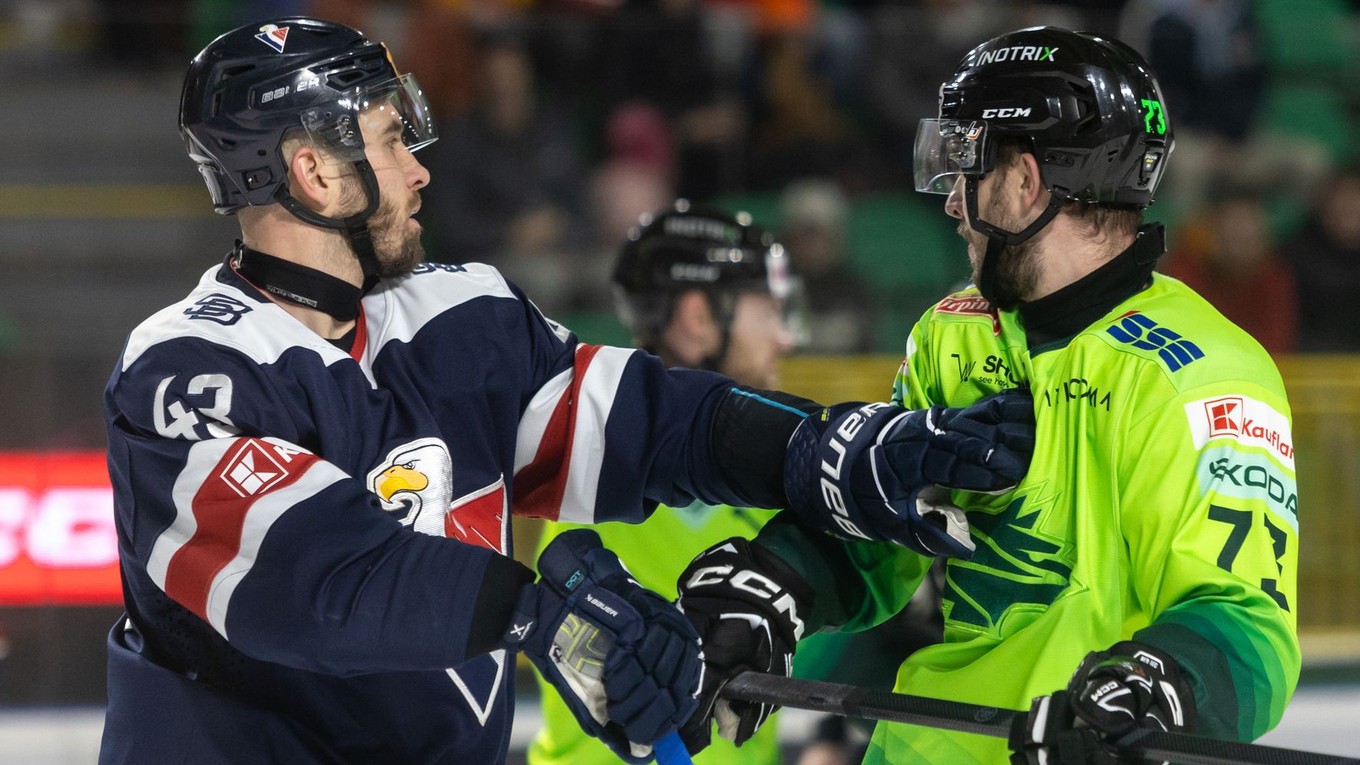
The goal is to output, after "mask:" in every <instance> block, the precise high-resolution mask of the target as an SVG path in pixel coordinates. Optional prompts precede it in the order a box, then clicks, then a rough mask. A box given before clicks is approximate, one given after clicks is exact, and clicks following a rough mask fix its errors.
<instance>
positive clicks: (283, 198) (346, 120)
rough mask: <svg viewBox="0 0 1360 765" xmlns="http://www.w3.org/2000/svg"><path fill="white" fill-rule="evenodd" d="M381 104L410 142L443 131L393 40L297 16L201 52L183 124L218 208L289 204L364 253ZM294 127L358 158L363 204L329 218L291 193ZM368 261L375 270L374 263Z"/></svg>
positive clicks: (343, 155)
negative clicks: (403, 68) (375, 120)
mask: <svg viewBox="0 0 1360 765" xmlns="http://www.w3.org/2000/svg"><path fill="white" fill-rule="evenodd" d="M375 108H376V109H383V110H390V112H391V113H392V114H393V115H394V116H395V118H397V119H399V120H400V124H401V127H402V131H403V134H402V140H403V142H404V143H405V145H406V148H407V149H409V150H411V151H415V150H416V149H419V148H421V147H423V146H426V145H428V144H430V143H431V142H433V141H434V140H435V139H436V137H437V133H436V132H435V127H434V121H433V120H432V119H431V117H430V109H429V104H428V103H427V102H426V100H425V97H424V95H423V93H422V92H421V90H420V86H419V85H418V84H417V83H416V81H415V78H414V77H412V76H411V75H409V74H408V75H403V74H400V73H398V72H397V69H396V67H395V65H394V64H393V63H392V59H391V56H390V54H389V53H388V51H387V48H386V46H384V45H382V44H381V43H374V42H371V41H370V40H368V39H367V38H366V37H364V35H363V34H362V33H361V32H359V31H358V30H356V29H351V28H350V27H347V26H344V25H343V24H336V23H334V22H330V21H322V20H319V19H311V18H303V17H290V18H282V19H275V20H272V21H268V22H264V23H259V24H249V25H246V26H243V27H240V28H238V29H235V30H233V31H231V32H227V33H226V34H224V35H222V36H221V37H218V38H217V39H216V40H213V41H212V42H211V43H209V44H208V46H207V47H206V48H204V49H203V51H202V52H200V53H199V54H198V55H197V56H195V57H194V59H193V61H192V62H190V64H189V71H188V73H187V74H186V76H185V79H184V90H183V91H182V93H181V95H180V114H179V126H180V132H181V134H182V135H183V136H184V141H185V144H186V146H187V148H188V152H189V156H190V157H191V158H192V159H193V160H194V161H195V162H197V163H198V168H199V172H200V173H202V175H203V179H204V181H205V182H206V183H207V185H208V191H209V193H211V195H212V200H213V207H214V209H216V211H217V212H219V213H222V214H231V213H234V212H236V211H237V210H239V209H241V208H242V207H246V206H250V205H268V204H273V203H279V204H282V205H283V206H284V207H286V208H287V209H288V210H289V212H291V213H293V214H294V215H296V216H297V217H299V218H301V219H302V220H305V221H307V222H308V223H311V224H313V225H317V226H323V227H327V228H335V229H340V230H343V231H345V232H346V233H347V235H348V236H349V239H350V242H351V245H352V246H353V247H354V249H355V254H356V256H358V257H359V259H360V262H361V263H364V261H365V258H366V257H371V256H372V252H371V244H370V243H369V242H368V241H367V240H368V235H367V229H366V225H365V221H366V220H367V219H368V217H369V216H371V215H372V214H373V212H374V211H376V210H377V209H378V201H379V200H378V184H377V179H376V177H375V176H374V175H373V169H372V168H371V167H369V165H368V161H367V159H366V155H365V153H364V138H363V134H362V132H361V131H360V129H359V115H360V114H361V113H363V112H365V111H367V110H369V109H375ZM294 131H301V132H302V133H305V135H306V136H307V138H308V139H309V140H311V141H312V143H313V145H315V146H317V147H318V148H320V149H323V150H324V151H325V153H326V155H327V157H328V158H334V159H335V160H337V161H340V162H349V163H352V164H354V166H355V168H356V170H357V172H358V176H359V180H360V182H361V183H362V184H363V187H364V190H365V193H366V194H367V202H368V204H367V207H366V209H365V210H364V211H362V212H360V213H358V214H357V215H353V216H351V217H349V218H345V219H336V218H328V217H325V216H322V215H320V214H318V213H316V212H314V211H312V210H310V209H308V208H306V207H304V206H302V205H301V204H300V203H299V202H297V200H295V199H294V198H293V197H292V196H291V195H290V194H289V191H288V166H287V158H285V157H283V156H282V153H281V151H280V150H281V147H282V144H283V141H284V138H285V137H286V136H287V135H288V134H289V133H290V132H294ZM365 250H367V251H368V252H367V253H366V252H365ZM364 266H365V268H364V272H365V274H366V275H370V268H374V269H375V268H376V263H364ZM370 279H376V277H374V276H371V275H370ZM370 286H371V285H370Z"/></svg>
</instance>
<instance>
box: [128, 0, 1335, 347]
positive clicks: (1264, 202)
mask: <svg viewBox="0 0 1360 765" xmlns="http://www.w3.org/2000/svg"><path fill="white" fill-rule="evenodd" d="M102 4H103V6H106V11H105V13H106V18H109V19H117V20H118V21H117V23H116V25H114V26H115V28H113V29H110V30H108V33H107V38H106V43H107V44H106V45H105V46H104V53H105V54H106V56H107V57H108V58H109V59H110V60H113V61H116V62H120V63H122V64H125V65H127V66H134V67H135V66H146V67H161V66H166V65H167V56H166V55H165V52H164V51H163V50H161V49H160V48H158V47H156V46H150V47H149V46H147V45H145V40H147V39H148V38H147V36H146V35H138V34H129V31H130V30H129V28H128V26H129V25H136V24H138V23H146V24H154V25H156V26H155V28H156V29H157V30H159V32H160V33H161V35H160V38H159V39H162V40H168V41H169V42H168V43H167V44H168V45H170V46H171V47H174V46H176V45H178V46H179V48H180V49H179V50H176V51H174V53H175V54H176V55H175V56H171V57H169V58H172V59H174V61H173V62H172V63H173V64H174V66H176V67H178V66H182V64H183V59H184V55H182V54H184V53H186V52H192V51H194V50H197V49H198V48H199V47H201V45H203V44H204V43H206V42H207V40H208V39H210V38H211V37H212V36H213V35H214V34H215V33H217V32H220V31H222V30H225V29H228V28H230V27H232V26H235V25H237V24H241V23H249V22H250V21H252V20H257V19H260V18H264V17H267V16H274V15H281V14H289V13H306V14H312V15H318V16H323V17H327V18H331V19H334V20H337V21H341V22H344V23H348V24H350V25H353V26H356V27H358V28H360V29H363V30H365V31H366V32H368V33H369V34H370V35H371V36H373V37H376V38H378V39H384V40H387V41H388V42H390V43H392V44H393V47H394V48H395V49H397V50H400V51H402V52H403V53H402V56H401V59H400V61H399V62H398V65H399V66H400V67H401V68H403V69H406V70H409V71H411V72H414V73H415V74H416V76H417V77H418V78H419V80H420V81H421V83H422V84H423V85H424V87H425V90H426V93H427V96H428V98H429V100H430V102H431V103H432V104H433V105H434V107H435V109H436V110H437V112H438V117H439V124H440V132H441V140H440V141H439V142H438V143H436V144H434V145H433V146H431V147H430V148H429V149H427V150H425V153H424V154H422V155H421V159H422V161H424V162H425V163H426V164H427V166H429V167H430V169H431V171H432V174H433V177H434V178H435V179H436V182H435V183H433V184H432V185H431V186H430V187H429V189H428V191H427V192H426V193H425V208H424V212H423V213H422V216H421V220H422V222H423V223H424V225H425V227H426V230H427V233H428V237H429V242H428V245H429V246H428V248H427V249H428V251H429V252H430V253H431V256H432V257H433V258H434V259H437V260H445V261H449V262H463V261H484V262H490V263H493V264H495V265H497V266H498V267H500V268H501V269H502V270H503V271H505V272H506V273H507V274H508V275H509V276H510V277H511V278H512V279H514V280H516V281H517V282H519V283H521V284H522V286H523V287H524V288H525V289H526V291H527V292H528V294H530V295H531V296H533V297H534V299H535V301H536V302H537V303H538V304H539V305H540V307H541V308H543V309H544V310H545V311H546V312H547V313H549V314H550V315H553V316H556V317H559V318H561V319H563V320H564V322H565V323H567V324H568V325H571V324H572V322H573V319H576V320H579V321H581V322H582V323H583V326H586V327H589V326H590V324H589V317H590V316H592V315H594V316H603V315H608V314H609V313H610V294H609V270H610V267H611V263H612V259H613V255H614V253H615V252H616V251H617V248H618V245H619V243H620V242H621V241H622V239H623V237H624V236H625V234H626V232H627V230H628V228H629V227H630V226H632V225H633V224H634V223H635V222H636V221H637V219H638V216H639V215H640V214H642V213H644V212H646V211H650V210H655V209H658V208H661V207H663V206H665V205H666V204H667V203H668V202H669V201H670V200H672V199H673V198H675V197H677V196H683V197H687V198H689V199H691V200H694V201H697V202H706V203H713V204H717V205H721V206H727V207H733V208H746V209H748V211H749V212H751V213H752V214H753V215H754V217H755V219H756V222H758V223H762V224H764V225H766V226H767V227H769V228H771V229H773V230H775V231H776V233H777V235H778V236H779V237H781V239H782V240H783V241H784V243H785V245H786V247H787V248H788V250H789V252H790V255H791V259H792V263H793V266H794V269H795V271H796V272H797V273H799V274H801V276H802V277H803V280H804V282H805V285H806V293H807V307H808V311H809V317H808V318H809V321H808V325H809V328H810V330H811V332H810V334H809V342H808V344H807V346H806V347H805V348H804V350H807V351H811V352H822V353H826V352H833V353H854V352H867V351H891V350H896V349H898V348H900V344H901V342H902V339H903V337H904V336H905V332H906V328H907V326H908V325H909V324H910V322H911V321H913V320H914V319H915V318H916V316H917V315H919V312H920V311H921V310H923V309H924V308H925V307H926V306H927V305H929V303H930V302H932V301H933V300H934V299H936V298H938V297H939V296H941V295H942V294H943V293H944V292H945V291H947V290H948V289H950V288H951V287H953V286H956V283H957V280H959V279H962V278H964V277H965V276H966V274H967V266H966V264H965V263H964V262H963V261H964V258H963V255H962V251H961V250H957V249H955V250H954V251H951V252H948V253H945V254H944V256H943V257H944V259H945V260H944V262H945V263H947V265H945V266H943V267H939V266H936V265H932V266H930V267H926V266H924V265H922V266H921V267H920V268H917V260H916V259H919V260H920V262H921V263H925V262H926V261H927V260H929V259H930V258H936V257H937V256H935V255H928V254H926V253H925V250H926V249H928V248H927V246H926V245H925V244H924V242H927V241H929V242H939V241H949V240H948V239H944V240H940V239H939V238H938V230H939V229H938V227H943V229H944V230H946V231H952V225H951V223H952V222H951V221H948V220H947V219H946V218H945V216H944V214H943V212H942V211H941V210H940V209H939V206H938V200H935V199H933V198H926V197H923V196H922V195H915V194H913V193H912V192H911V179H910V168H911V151H912V145H913V138H914V135H915V131H916V124H917V121H918V120H919V119H920V118H922V117H926V116H931V115H933V114H934V113H935V109H936V94H937V89H938V86H939V84H940V82H941V81H943V80H945V79H946V78H947V77H948V76H949V74H950V73H951V72H952V70H953V69H954V67H955V66H956V64H957V62H958V61H959V59H960V58H961V57H962V55H963V54H964V53H966V52H967V50H968V49H969V48H970V47H971V46H972V45H974V44H976V43H977V42H979V41H981V40H984V39H987V38H989V37H991V36H993V35H995V34H998V33H1001V32H1003V31H1006V30H1008V29H1013V28H1018V27H1022V26H1028V25H1033V24H1059V25H1063V26H1068V27H1072V28H1079V29H1086V30H1090V31H1095V32H1100V33H1106V34H1112V35H1116V36H1118V37H1120V38H1121V39H1124V40H1125V41H1127V42H1129V43H1130V44H1132V45H1133V46H1134V47H1136V48H1138V49H1140V50H1141V51H1143V52H1144V53H1145V55H1146V56H1147V57H1148V58H1149V60H1150V63H1151V64H1152V66H1153V68H1154V69H1155V70H1156V71H1157V72H1158V74H1159V76H1160V78H1161V81H1162V84H1163V86H1164V89H1165V97H1166V101H1167V105H1168V111H1169V112H1170V115H1171V118H1172V124H1173V126H1174V129H1175V131H1176V149H1175V155H1174V156H1175V158H1174V160H1173V161H1172V164H1171V170H1170V171H1169V172H1168V174H1167V177H1166V182H1165V184H1164V186H1163V190H1162V193H1161V196H1160V198H1159V203H1158V204H1157V205H1156V206H1154V207H1153V208H1152V210H1151V213H1150V217H1153V218H1158V219H1162V220H1167V221H1169V222H1170V223H1172V224H1173V225H1172V229H1171V236H1170V240H1171V242H1172V244H1173V247H1172V251H1171V252H1170V253H1169V254H1168V256H1167V257H1166V258H1165V259H1164V261H1163V266H1162V267H1163V270H1164V271H1166V272H1167V273H1170V274H1173V275H1175V276H1177V277H1179V278H1182V279H1184V280H1186V281H1188V282H1190V283H1191V284H1192V285H1193V286H1195V287H1196V288H1197V289H1198V290H1199V291H1200V292H1201V293H1202V294H1203V295H1204V296H1205V297H1206V298H1208V299H1209V300H1210V301H1211V302H1213V303H1215V304H1216V305H1217V306H1218V307H1219V308H1220V309H1221V310H1223V311H1224V312H1225V313H1226V314H1227V315H1228V316H1229V318H1231V319H1233V320H1234V321H1236V322H1237V323H1239V324H1241V325H1242V326H1244V327H1245V328H1246V329H1248V330H1249V331H1250V332H1252V333H1253V334H1254V335H1255V336H1256V337H1257V338H1258V339H1259V340H1260V341H1261V342H1262V343H1263V345H1265V346H1266V347H1267V348H1268V349H1269V350H1271V351H1272V352H1278V353H1288V352H1294V351H1318V352H1344V351H1358V350H1360V321H1354V320H1352V317H1351V313H1352V312H1354V311H1357V310H1360V301H1357V300H1355V299H1354V296H1357V295H1360V165H1353V164H1352V163H1351V162H1352V160H1353V159H1355V158H1356V154H1357V152H1356V151H1355V143H1356V142H1355V141H1354V140H1353V137H1352V136H1351V135H1350V133H1349V131H1350V129H1351V128H1350V123H1351V122H1353V121H1354V120H1353V119H1351V115H1352V114H1354V113H1355V112H1356V111H1357V110H1358V109H1357V107H1360V104H1357V103H1356V102H1355V101H1356V99H1355V97H1354V96H1351V95H1350V94H1351V93H1354V92H1357V91H1358V90H1360V89H1356V88H1354V87H1353V86H1354V84H1355V80H1356V79H1357V78H1356V76H1355V75H1356V73H1357V68H1360V64H1358V63H1357V62H1356V61H1355V60H1354V54H1353V53H1352V51H1353V50H1356V46H1355V45H1354V44H1353V41H1354V38H1355V31H1356V28H1357V27H1356V21H1355V19H1356V16H1357V13H1360V9H1358V8H1357V7H1356V6H1357V5H1360V2H1346V0H1334V1H1332V2H1328V1H1327V0H1309V1H1308V2H1307V3H1304V5H1307V6H1308V8H1307V9H1302V8H1299V7H1298V5H1299V4H1298V3H1296V2H1294V0H1257V1H1256V2H1250V1H1249V0H1125V1H1124V2H1118V1H1115V0H1106V1H1101V0H1086V1H1082V0H1068V1H1067V2H1040V1H1039V0H1014V1H1007V0H407V1H405V2H399V1H398V0H388V1H387V2H378V1H377V0H369V1H363V0H252V1H251V2H227V0H195V1H194V2H190V3H187V4H186V3H183V2H175V0H102ZM152 9H154V11H155V13H154V14H151V13H150V12H149V11H150V10H152ZM1304 10H1306V11H1307V13H1304V12H1303V11H1304ZM1323 11H1327V12H1330V13H1332V14H1333V17H1331V18H1328V17H1325V16H1324V17H1319V16H1318V14H1319V13H1322V12H1323ZM1301 16H1306V17H1307V18H1302V19H1301V18H1300V17H1301ZM167 29H170V30H171V31H172V32H173V33H172V34H169V35H166V34H165V32H166V30H167ZM1300 30H1303V31H1300ZM1310 30H1311V31H1310ZM132 31H135V30H132ZM161 47H164V46H161ZM885 194H886V195H891V196H890V198H891V199H892V200H893V204H892V205H888V206H887V208H888V210H889V212H887V213H885V214H884V215H882V216H880V220H879V221H878V222H877V224H876V223H875V222H874V221H869V220H867V217H868V216H867V214H866V213H865V209H866V208H865V206H864V205H863V204H862V202H863V201H864V200H866V199H869V198H880V199H881V198H882V196H883V195H885ZM879 207H880V208H882V207H883V205H879ZM893 209H896V210H898V211H900V214H899V213H894V212H892V210H893ZM884 216H887V217H890V218H893V219H895V220H900V221H902V223H901V225H899V226H897V227H896V228H894V227H893V226H891V225H886V226H885V225H883V221H882V217H884ZM924 221H931V222H930V223H929V224H927V223H924ZM927 226H935V227H937V228H936V230H935V233H933V234H932V237H936V238H927V237H925V236H918V232H922V233H923V232H924V229H925V227H927ZM866 231H872V232H874V233H875V234H876V235H877V236H879V237H880V239H881V238H882V237H883V236H884V235H885V234H886V235H887V236H889V237H892V238H893V239H894V241H892V242H891V249H887V252H888V253H893V252H896V253H897V254H898V256H899V257H900V258H902V259H903V261H902V262H900V263H891V264H889V263H887V262H885V260H884V258H885V255H884V250H885V247H884V246H883V243H882V242H879V244H878V246H877V247H873V248H870V249H872V250H873V252H872V253H868V252H867V251H866V249H865V247H864V246H863V244H864V241H865V239H866V233H865V232H866ZM887 257H891V255H888V256H887ZM931 262H934V261H931ZM914 271H915V272H916V273H918V274H919V278H918V279H917V282H918V283H917V285H916V286H918V287H920V288H921V289H920V290H918V291H917V292H913V293H910V294H909V295H908V296H907V297H904V296H903V294H904V293H903V291H902V289H901V286H902V284H903V283H904V281H905V282H906V283H910V282H911V280H912V278H913V277H912V274H913V272H914ZM890 272H891V273H895V274H905V276H904V277H902V278H886V277H883V278H880V277H881V275H882V274H887V273H890ZM578 331H581V332H582V334H583V335H588V334H589V332H588V331H586V330H578ZM587 339H595V340H608V341H618V340H619V339H620V338H619V337H618V336H609V337H602V338H592V337H588V336H587Z"/></svg>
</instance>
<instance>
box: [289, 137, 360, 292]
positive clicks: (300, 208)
mask: <svg viewBox="0 0 1360 765" xmlns="http://www.w3.org/2000/svg"><path fill="white" fill-rule="evenodd" d="M354 169H355V170H356V171H358V173H359V182H360V184H361V185H362V186H363V189H364V199H365V201H366V203H367V204H366V206H365V207H364V209H363V210H360V211H359V212H357V213H355V214H354V215H351V216H349V217H346V218H330V217H327V216H325V215H322V214H320V213H318V212H316V211H315V210H311V209H309V208H308V207H306V206H305V205H303V204H302V203H301V202H299V201H298V200H297V199H296V198H295V197H293V195H292V194H289V193H288V187H287V186H284V185H280V186H279V190H278V192H276V193H275V195H274V199H275V201H277V202H278V203H279V204H281V205H283V208H284V209H285V210H287V211H288V212H290V213H292V214H293V215H294V216H295V217H297V218H298V219H299V220H302V221H305V222H307V223H310V224H312V225H313V226H320V227H321V228H329V229H334V230H337V231H342V232H344V234H345V238H346V239H347V240H349V246H350V249H351V250H353V251H354V257H355V258H357V259H358V260H359V269H360V271H361V272H362V273H363V275H364V283H363V286H362V287H361V290H362V292H363V294H365V295H367V294H368V293H369V292H370V291H371V290H372V289H373V288H374V287H375V286H377V284H378V255H377V253H375V252H374V251H373V234H372V232H370V231H369V230H368V219H369V218H371V217H372V216H373V213H375V212H377V211H378V201H379V200H378V176H377V175H376V174H374V172H373V167H372V166H371V165H369V164H368V160H367V159H361V160H357V161H356V162H355V163H354Z"/></svg>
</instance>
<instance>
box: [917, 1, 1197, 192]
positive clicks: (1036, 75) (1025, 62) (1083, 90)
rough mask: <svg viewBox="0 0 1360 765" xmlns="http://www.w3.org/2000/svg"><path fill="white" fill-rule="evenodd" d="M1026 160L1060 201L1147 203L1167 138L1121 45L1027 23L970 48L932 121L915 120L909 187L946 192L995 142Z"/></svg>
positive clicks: (1151, 89)
mask: <svg viewBox="0 0 1360 765" xmlns="http://www.w3.org/2000/svg"><path fill="white" fill-rule="evenodd" d="M1007 138H1016V139H1020V141H1021V143H1022V145H1023V146H1024V147H1025V148H1026V149H1027V150H1028V151H1029V152H1031V153H1033V154H1034V156H1035V158H1036V160H1037V161H1038V163H1039V171H1040V175H1041V177H1042V179H1043V182H1044V185H1045V187H1046V188H1047V189H1048V190H1049V191H1050V192H1052V193H1053V195H1054V197H1055V198H1056V200H1057V201H1059V202H1066V201H1078V202H1087V203H1093V204H1101V205H1113V206H1130V207H1146V206H1147V205H1149V204H1151V203H1152V195H1153V192H1154V191H1155V190H1156V188H1157V184H1158V182H1159V181H1160V180H1161V177H1162V173H1163V171H1164V170H1165V167H1166V158H1167V155H1168V154H1170V152H1171V149H1172V143H1173V142H1172V132H1171V125H1170V121H1169V119H1168V117H1167V113H1166V107H1165V103H1164V102H1163V100H1162V93H1161V88H1160V86H1159V85H1158V84H1157V79H1156V77H1155V75H1154V74H1153V72H1152V69H1151V67H1149V66H1148V64H1147V62H1146V61H1145V60H1144V59H1143V57H1142V56H1141V55H1139V54H1138V52H1137V51H1135V50H1134V49H1133V48H1130V47H1129V46H1128V45H1125V44H1124V43H1122V42H1120V41H1118V40H1114V39H1109V38H1103V37H1098V36H1095V35H1092V34H1088V33H1085V32H1073V31H1070V30H1066V29H1061V28H1058V27H1031V28H1028V29H1021V30H1019V31H1016V32H1011V33H1009V34H1004V35H1001V36H1000V37H997V38H994V39H992V40H989V41H987V42H985V43H983V44H982V45H979V46H978V47H976V48H974V49H973V50H972V51H971V52H970V53H968V55H967V56H965V57H964V60H963V62H962V63H961V65H960V66H959V68H958V70H957V71H956V72H955V74H954V76H953V77H952V78H951V79H950V80H949V81H948V82H946V83H944V84H943V85H941V87H940V112H939V116H938V118H937V119H927V120H922V122H921V126H920V129H919V130H918V132H917V139H916V153H915V176H916V190H917V191H924V192H928V193H942V194H947V193H949V191H950V190H951V189H952V188H953V185H954V181H955V179H956V178H957V176H958V175H959V174H960V173H961V174H962V175H963V176H964V178H965V179H972V180H978V179H981V178H982V177H984V176H985V175H986V174H987V173H988V172H990V171H991V170H992V168H993V167H994V165H995V162H996V157H997V154H996V144H997V142H998V141H1000V140H1003V139H1007Z"/></svg>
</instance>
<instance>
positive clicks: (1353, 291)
mask: <svg viewBox="0 0 1360 765" xmlns="http://www.w3.org/2000/svg"><path fill="white" fill-rule="evenodd" d="M1283 252H1284V256H1285V258H1286V259H1287V260H1288V261H1289V262H1290V263H1291V264H1292V265H1293V267H1294V273H1295V277H1296V279H1297V280H1298V285H1299V295H1301V296H1302V298H1303V299H1302V300H1301V302H1300V306H1299V346H1298V347H1299V350H1300V351H1306V352H1315V353H1354V352H1356V351H1360V299H1358V298H1360V166H1355V165H1351V166H1347V167H1343V168H1341V169H1339V170H1337V171H1336V172H1335V174H1333V176H1332V177H1331V178H1330V179H1328V181H1327V182H1326V183H1324V184H1322V187H1321V191H1319V193H1318V195H1317V201H1316V202H1315V203H1314V205H1313V212H1312V214H1311V215H1309V216H1308V218H1307V220H1306V221H1305V222H1304V224H1303V226H1302V227H1301V228H1300V229H1299V231H1298V232H1297V233H1295V234H1294V236H1293V237H1292V238H1291V239H1289V241H1288V242H1286V243H1285V245H1284V247H1283Z"/></svg>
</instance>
